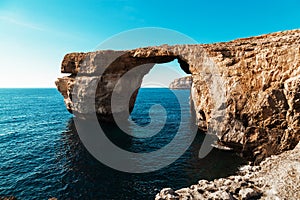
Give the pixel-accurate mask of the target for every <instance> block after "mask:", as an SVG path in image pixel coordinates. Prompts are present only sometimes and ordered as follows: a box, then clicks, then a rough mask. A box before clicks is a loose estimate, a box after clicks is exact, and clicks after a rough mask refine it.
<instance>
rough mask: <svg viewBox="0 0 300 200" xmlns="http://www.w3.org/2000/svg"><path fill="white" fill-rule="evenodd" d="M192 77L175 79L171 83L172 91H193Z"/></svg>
mask: <svg viewBox="0 0 300 200" xmlns="http://www.w3.org/2000/svg"><path fill="white" fill-rule="evenodd" d="M192 81H193V79H192V76H185V77H181V78H177V79H175V80H174V81H173V82H172V83H170V85H169V88H170V89H191V87H192Z"/></svg>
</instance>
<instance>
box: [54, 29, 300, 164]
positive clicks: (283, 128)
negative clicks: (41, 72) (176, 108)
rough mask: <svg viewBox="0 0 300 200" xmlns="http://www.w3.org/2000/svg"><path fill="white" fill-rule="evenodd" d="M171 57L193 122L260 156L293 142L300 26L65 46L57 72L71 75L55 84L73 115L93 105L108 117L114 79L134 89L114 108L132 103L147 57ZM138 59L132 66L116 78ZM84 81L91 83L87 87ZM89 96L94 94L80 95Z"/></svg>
mask: <svg viewBox="0 0 300 200" xmlns="http://www.w3.org/2000/svg"><path fill="white" fill-rule="evenodd" d="M174 59H177V60H178V62H179V64H180V66H181V68H182V69H183V70H184V71H185V72H186V73H189V74H192V78H193V83H192V89H191V90H192V92H191V96H192V99H193V102H194V108H195V110H196V117H197V123H198V126H199V128H200V129H202V130H206V131H208V132H209V133H212V134H215V135H217V137H218V140H219V143H220V144H223V145H226V146H228V147H231V148H233V149H235V150H236V151H238V152H241V153H242V155H244V156H245V157H248V158H251V159H254V160H256V161H260V160H262V159H263V158H264V157H266V156H269V155H271V154H277V153H280V152H282V151H284V150H287V149H291V148H293V147H295V145H296V144H297V143H298V141H299V135H300V134H299V133H300V30H292V31H284V32H277V33H272V34H267V35H262V36H258V37H251V38H245V39H238V40H234V41H231V42H224V43H215V44H203V45H202V44H201V45H175V46H168V45H163V46H157V47H146V48H139V49H134V50H128V51H97V52H90V53H71V54H67V55H66V56H65V57H64V60H63V62H62V67H61V72H62V73H71V75H70V76H67V77H63V78H59V79H58V80H57V81H56V85H57V88H58V90H59V91H60V92H61V93H62V95H63V96H64V98H65V103H66V105H67V108H68V110H69V111H72V112H73V113H74V114H75V115H78V116H82V115H83V114H89V113H92V112H94V110H96V113H97V115H98V117H99V118H100V119H102V120H112V112H111V95H112V91H113V90H114V88H115V86H116V85H117V87H116V88H115V90H116V91H117V93H121V91H122V90H125V89H128V88H131V89H132V90H133V91H134V92H133V93H132V95H131V98H130V100H129V102H128V104H126V105H125V104H124V105H122V104H121V103H120V104H119V105H118V108H117V111H118V112H120V113H122V112H124V111H125V110H128V109H129V110H131V109H132V108H133V106H134V102H135V97H136V95H137V92H138V90H137V89H138V88H139V87H140V85H141V82H142V78H143V76H144V75H145V74H147V73H148V72H149V70H150V69H151V68H152V67H153V63H166V62H170V61H172V60H174ZM140 65H142V66H143V67H142V68H141V70H139V71H138V73H134V74H133V75H130V76H129V78H127V79H125V80H122V81H121V84H117V81H118V80H119V79H120V77H122V76H123V75H124V74H126V73H127V72H130V71H132V70H134V69H136V68H137V67H138V66H140ZM74 83H76V84H75V85H77V87H76V88H75V90H73V88H74ZM90 83H96V85H97V87H95V88H93V87H92V90H91V89H90V88H91V87H90V85H91V84H90ZM95 91H96V92H95ZM94 93H95V94H94ZM89 95H90V96H91V95H92V96H93V95H94V97H95V98H86V97H87V96H89ZM124 98H125V96H124ZM74 99H76V101H75V100H74ZM93 103H94V104H95V105H94V104H93ZM128 105H129V108H128Z"/></svg>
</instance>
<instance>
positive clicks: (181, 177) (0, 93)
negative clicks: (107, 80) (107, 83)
mask: <svg viewBox="0 0 300 200" xmlns="http://www.w3.org/2000/svg"><path fill="white" fill-rule="evenodd" d="M173 92H175V93H176V94H177V96H179V97H180V98H182V100H183V101H184V102H185V103H184V105H183V108H182V110H183V112H182V113H180V107H179V103H178V101H177V99H176V98H175V96H174V93H173ZM154 104H161V105H162V106H164V108H165V109H166V111H167V119H166V123H165V124H164V126H163V129H162V130H161V131H160V132H159V133H158V134H157V135H155V136H153V137H149V138H136V137H131V136H128V135H126V134H124V133H123V132H122V131H121V130H120V129H119V128H118V127H116V126H115V125H112V124H101V126H102V127H103V130H105V133H106V135H107V136H108V137H109V138H110V140H111V141H112V142H113V143H115V144H116V145H118V146H119V147H121V148H123V149H125V150H128V151H132V152H151V151H155V150H157V149H160V148H161V147H163V146H164V145H166V144H168V143H169V142H170V141H171V140H172V138H173V137H174V135H175V134H176V132H177V131H178V126H179V124H180V120H184V121H183V124H184V127H185V128H184V130H185V131H186V133H187V134H188V133H189V132H190V130H189V127H190V126H191V123H194V122H193V120H192V119H191V113H190V105H189V91H188V90H175V91H170V90H168V89H140V91H139V94H138V98H137V101H136V104H135V105H136V106H135V108H134V111H133V113H132V115H131V119H132V122H131V123H136V124H138V125H140V126H146V125H147V124H149V123H150V122H151V123H157V125H158V126H159V125H161V121H159V120H155V119H150V116H149V108H150V107H151V106H152V105H154ZM152 114H153V116H155V115H160V114H161V113H152ZM151 120H152V121H151ZM129 126H130V124H129ZM132 131H133V132H134V133H135V132H136V134H139V133H138V132H140V129H139V130H135V129H134V126H132ZM145 131H146V130H145ZM204 136H205V135H204V133H202V132H200V131H198V133H197V135H196V138H195V139H194V141H193V143H192V145H191V146H190V147H189V148H188V150H187V151H186V152H185V153H184V154H183V155H182V156H181V157H180V158H179V159H177V160H176V161H175V162H174V163H172V164H170V165H168V166H166V167H164V168H162V169H160V170H157V171H154V172H149V173H142V174H132V173H126V172H120V171H117V170H114V169H111V168H110V167H108V166H106V165H104V164H102V163H100V162H99V161H97V160H96V159H95V158H94V157H93V156H92V155H90V154H89V152H88V151H87V150H86V149H85V147H84V146H83V145H82V143H81V141H80V139H79V136H78V134H77V132H76V126H75V125H74V121H73V116H72V115H71V114H69V113H68V112H67V110H66V108H65V105H64V103H63V97H62V96H61V95H60V94H59V93H58V92H57V90H56V89H0V197H1V196H16V197H17V198H18V199H48V198H50V197H56V198H58V199H154V197H155V194H156V193H157V192H159V191H160V190H161V189H162V188H164V187H172V188H173V189H179V188H182V187H187V186H189V185H191V184H196V183H197V181H198V180H199V179H203V178H205V179H210V180H211V179H214V178H219V177H225V176H228V175H230V174H233V173H234V172H235V171H236V169H237V168H238V167H239V166H240V165H241V164H242V163H244V161H243V160H242V159H241V158H239V157H238V156H237V155H235V154H234V153H233V152H228V151H221V150H217V149H214V150H213V151H211V152H210V153H209V155H208V156H206V157H205V158H204V159H199V158H198V152H199V149H200V147H201V143H202V141H203V139H204ZM179 142H180V141H179ZM157 159H158V160H159V159H160V158H157Z"/></svg>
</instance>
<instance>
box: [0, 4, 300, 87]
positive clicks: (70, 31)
mask: <svg viewBox="0 0 300 200" xmlns="http://www.w3.org/2000/svg"><path fill="white" fill-rule="evenodd" d="M299 9H300V1H299V0H294V1H292V0H285V1H277V0H272V1H271V0H265V1H262V0H261V1H150V0H149V1H126V0H117V1H109V0H98V1H92V0H87V1H76V0H70V1H69V0H66V1H63V0H51V1H40V0H35V1H33V0H26V1H21V0H19V1H14V0H4V1H3V0H0V41H1V45H0V55H1V65H0V69H1V73H0V87H55V86H54V81H55V79H56V77H58V76H61V74H60V63H61V60H62V58H63V56H64V55H65V54H66V53H68V52H77V51H93V50H95V48H96V47H97V46H98V44H99V43H101V42H103V41H104V40H106V39H107V38H110V37H112V36H113V35H115V34H118V33H120V32H123V31H127V30H131V29H134V28H143V27H161V28H167V29H172V30H176V31H178V32H180V33H183V34H186V35H188V36H189V37H191V38H193V39H194V40H195V41H197V42H198V43H211V42H219V41H228V40H233V39H236V38H240V37H248V36H253V35H259V34H264V33H270V32H275V31H281V30H288V29H296V28H300V12H299ZM153 37H159V36H157V35H155V34H154V35H153ZM159 41H162V42H163V41H164V40H163V39H162V40H159ZM151 44H152V43H149V45H151ZM153 73H154V75H155V76H161V74H159V70H156V71H155V70H153ZM156 73H157V74H156Z"/></svg>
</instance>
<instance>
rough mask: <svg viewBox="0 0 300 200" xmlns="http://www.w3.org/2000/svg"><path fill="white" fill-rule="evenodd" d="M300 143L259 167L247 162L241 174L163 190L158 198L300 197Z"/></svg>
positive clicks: (269, 199)
mask: <svg viewBox="0 0 300 200" xmlns="http://www.w3.org/2000/svg"><path fill="white" fill-rule="evenodd" d="M299 161H300V143H299V144H298V145H297V146H296V148H294V149H293V150H290V151H287V152H284V153H282V154H280V155H275V156H274V155H273V156H271V157H269V158H267V159H266V160H264V161H263V162H261V163H260V164H259V166H250V165H245V166H243V167H241V168H240V170H239V172H238V175H234V176H229V177H226V178H219V179H215V180H213V181H207V180H200V181H199V182H198V184H195V185H192V186H190V187H187V188H182V189H179V190H176V191H174V190H173V189H171V188H164V189H162V190H161V191H160V192H159V193H158V194H157V195H156V198H155V199H156V200H179V199H181V200H183V199H199V200H202V199H203V200H206V199H212V200H235V199H244V200H247V199H249V200H250V199H264V200H273V199H299V198H300V190H299V185H300V162H299Z"/></svg>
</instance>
